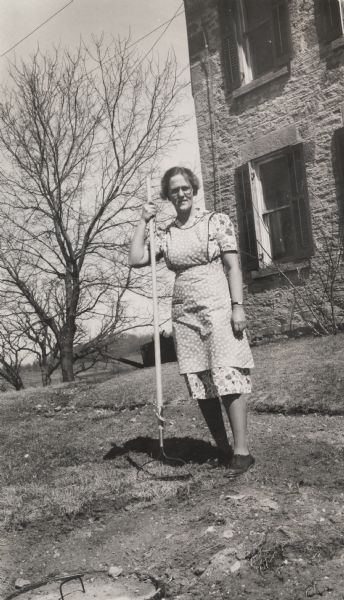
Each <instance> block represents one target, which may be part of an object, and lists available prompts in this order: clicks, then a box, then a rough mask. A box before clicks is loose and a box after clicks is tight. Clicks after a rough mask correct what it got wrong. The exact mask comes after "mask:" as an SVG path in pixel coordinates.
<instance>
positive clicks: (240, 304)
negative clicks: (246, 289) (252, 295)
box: [232, 301, 244, 306]
mask: <svg viewBox="0 0 344 600" xmlns="http://www.w3.org/2000/svg"><path fill="white" fill-rule="evenodd" d="M234 304H239V306H243V305H244V303H243V302H239V301H235V302H232V306H234Z"/></svg>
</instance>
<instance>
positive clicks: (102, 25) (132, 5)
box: [0, 0, 200, 174]
mask: <svg viewBox="0 0 344 600" xmlns="http://www.w3.org/2000/svg"><path fill="white" fill-rule="evenodd" d="M180 10H182V11H183V12H182V14H181V15H179V16H178V17H176V18H175V19H174V21H173V22H172V23H171V25H170V26H169V27H168V29H167V31H166V32H165V33H164V35H163V36H162V38H161V40H160V41H159V42H158V43H157V45H156V46H155V48H154V50H153V51H154V52H155V53H159V56H161V57H163V56H165V55H166V52H167V51H168V50H169V49H171V48H172V49H173V50H174V52H175V55H176V58H177V63H178V72H180V71H181V70H182V69H183V68H184V67H185V66H186V65H188V62H189V59H188V48H187V37H186V26H185V15H184V10H183V2H182V0H0V55H2V54H4V53H6V52H7V50H9V49H10V48H11V47H12V46H13V45H15V44H16V43H17V42H19V41H20V40H21V39H22V38H24V37H26V36H27V35H28V34H30V33H31V32H32V31H33V30H35V29H36V28H37V27H39V25H40V24H41V23H43V22H44V21H46V20H47V19H49V18H50V17H51V16H52V15H53V14H54V13H56V12H57V11H60V12H58V14H56V15H55V16H54V17H53V18H51V19H50V20H49V21H48V22H47V23H46V24H44V25H43V26H42V27H40V28H39V29H38V30H37V31H35V32H34V33H33V34H32V35H29V37H27V39H26V40H24V41H22V42H20V43H19V44H18V45H17V46H16V48H15V49H14V50H11V51H9V52H7V53H6V54H5V55H4V56H2V57H1V58H0V78H1V80H2V81H6V70H7V61H8V60H12V59H13V58H14V56H16V57H18V58H21V57H23V58H25V57H26V56H28V55H29V54H30V53H32V52H33V51H34V50H35V49H36V48H37V45H38V44H39V46H40V48H41V50H45V49H49V47H51V46H54V45H59V44H61V46H70V47H73V46H77V45H78V42H79V39H80V37H82V38H83V39H84V40H87V38H89V37H90V36H91V35H92V34H95V35H100V34H101V33H102V32H104V33H105V34H114V35H118V34H119V35H121V36H127V34H128V33H129V32H130V33H131V37H132V40H133V41H136V40H138V39H139V38H140V37H142V36H144V35H146V34H147V33H149V32H150V31H152V30H153V29H154V28H156V27H158V26H159V25H161V24H162V23H164V22H165V21H167V20H168V19H170V18H171V17H172V16H173V15H174V14H175V13H177V12H179V11H180ZM165 27H166V26H164V27H161V28H160V29H159V30H157V31H156V32H154V33H152V34H151V35H150V36H148V37H147V38H146V39H145V40H142V41H141V42H139V43H138V44H137V47H138V48H139V49H140V50H142V52H143V53H145V52H147V51H148V50H149V49H150V48H151V46H152V45H153V44H154V42H155V41H156V40H157V38H158V37H159V36H160V35H161V34H162V32H163V30H164V28H165ZM183 78H185V80H187V79H188V78H189V69H186V70H185V71H184V73H183ZM180 110H181V111H182V112H183V113H185V114H187V115H189V116H190V117H191V118H190V120H189V122H188V124H187V125H186V126H185V127H184V128H183V131H182V132H181V136H182V138H183V140H184V141H183V143H181V144H179V145H178V148H177V149H176V150H174V151H171V153H170V155H169V156H168V157H167V158H166V159H165V160H164V161H163V162H162V165H161V170H162V171H163V170H165V169H166V168H168V167H169V166H172V165H173V164H183V165H185V166H188V167H190V168H192V169H195V170H196V172H197V173H198V174H200V173H199V169H200V168H199V153H198V142H197V132H196V123H195V117H194V105H193V99H192V96H191V86H188V87H187V88H186V98H185V99H184V100H183V102H182V105H181V106H180Z"/></svg>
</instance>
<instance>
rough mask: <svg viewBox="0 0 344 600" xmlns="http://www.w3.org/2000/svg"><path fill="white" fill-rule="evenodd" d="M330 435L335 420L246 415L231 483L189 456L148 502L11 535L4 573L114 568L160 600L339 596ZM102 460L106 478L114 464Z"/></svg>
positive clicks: (336, 432) (340, 538)
mask: <svg viewBox="0 0 344 600" xmlns="http://www.w3.org/2000/svg"><path fill="white" fill-rule="evenodd" d="M190 410H194V409H193V408H192V407H191V408H190ZM195 414H196V413H195ZM188 417H189V419H190V421H189V423H190V422H191V423H192V418H193V417H192V416H191V414H189V415H188ZM342 427H343V419H342V418H325V417H314V416H307V417H286V416H274V415H258V416H256V415H251V432H252V438H253V439H254V445H255V455H256V458H257V466H256V468H255V469H254V470H253V471H251V472H250V473H249V474H247V475H245V476H244V477H243V478H242V479H241V480H240V481H237V482H234V483H233V482H230V481H228V480H227V479H226V477H225V475H226V471H225V469H224V468H222V467H220V468H216V469H214V468H212V467H211V466H210V465H209V463H207V462H202V461H198V462H197V460H196V462H192V460H190V462H189V464H188V468H189V469H191V470H192V472H193V479H192V480H191V481H189V482H186V483H183V484H180V483H178V484H177V483H176V484H174V485H176V486H178V487H177V488H175V489H174V493H173V495H170V496H169V497H165V498H164V497H162V498H161V499H160V501H157V500H156V498H155V499H154V500H148V501H146V502H142V501H140V502H137V503H127V504H126V505H124V506H123V507H122V508H121V509H118V508H115V507H114V506H112V507H111V506H108V505H106V504H104V506H101V505H99V506H94V507H93V511H92V510H91V511H90V512H89V513H88V514H83V515H79V516H77V517H75V518H74V520H73V522H72V523H68V522H66V521H63V520H62V521H61V520H60V521H57V522H55V523H54V520H53V521H50V522H48V521H46V522H44V521H40V522H39V526H37V525H38V524H37V523H36V525H35V527H27V528H24V529H22V530H20V531H16V532H12V543H13V548H14V549H15V553H16V561H15V562H13V563H12V569H13V570H12V577H13V574H14V573H16V575H17V576H19V575H21V576H25V578H29V579H30V580H31V581H35V580H38V579H41V578H42V575H44V576H46V577H48V576H53V575H61V574H62V575H68V574H69V573H70V572H77V571H80V570H81V571H85V572H89V571H92V570H103V571H104V572H107V570H108V568H109V567H110V566H111V565H113V564H115V565H119V566H120V567H121V568H122V569H123V575H124V576H125V577H132V576H135V577H139V578H143V579H144V578H149V577H151V578H152V580H154V581H156V582H158V584H159V586H160V587H161V589H162V590H163V591H164V597H165V598H174V599H177V598H179V599H180V600H191V599H192V600H197V599H198V598H199V599H200V598H202V599H204V598H212V597H214V598H233V597H234V598H236V599H241V598H247V596H248V595H251V597H253V598H255V599H257V600H258V599H263V598H264V600H265V599H266V598H268V599H269V598H271V599H274V600H275V599H276V598H281V599H283V600H287V599H288V600H295V599H300V600H301V598H302V600H304V599H305V598H307V597H315V598H316V597H324V596H326V595H327V594H329V595H330V596H329V597H331V599H335V600H339V599H341V600H342V599H343V590H342V572H343V567H344V518H343V500H344V485H343V484H344V481H343V448H342ZM134 439H135V438H134ZM295 440H297V443H296V441H295ZM195 443H197V440H195ZM204 443H205V442H204ZM126 444H127V446H128V444H129V446H130V447H131V444H130V439H129V440H126V442H124V448H126V447H127V446H126ZM170 445H171V441H170ZM117 446H119V444H117ZM172 446H173V444H172ZM201 447H202V444H201ZM112 448H113V446H112ZM141 451H142V447H141ZM109 452H110V453H111V448H110V449H109ZM107 454H108V453H105V454H104V457H105V456H107V459H108V462H109V464H110V465H112V468H113V476H114V477H115V476H116V473H117V468H118V465H119V463H120V461H122V460H123V458H124V457H123V455H121V453H119V452H114V454H113V455H111V454H110V456H111V458H109V456H108V455H107ZM134 456H135V457H136V459H137V460H138V461H139V460H142V458H143V457H144V454H143V453H142V452H141V453H137V454H134ZM336 461H337V462H336ZM126 468H128V469H133V467H131V466H130V465H127V466H126ZM135 477H137V478H138V481H140V482H141V483H140V485H141V486H142V485H147V486H151V485H154V483H152V481H151V480H150V479H149V477H148V476H146V475H145V474H142V473H135ZM13 558H14V557H13ZM12 582H13V579H12ZM12 585H13V583H12ZM57 597H58V596H55V598H57Z"/></svg>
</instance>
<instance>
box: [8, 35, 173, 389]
mask: <svg viewBox="0 0 344 600" xmlns="http://www.w3.org/2000/svg"><path fill="white" fill-rule="evenodd" d="M129 45H130V44H129V40H125V41H120V40H117V41H116V40H113V41H111V43H110V44H107V45H105V44H104V41H103V40H93V43H92V47H87V48H86V47H85V46H83V45H80V47H79V48H78V50H77V51H76V52H75V53H74V54H73V53H72V52H70V51H61V50H60V49H56V50H55V51H54V53H53V54H44V55H42V54H41V53H40V52H39V51H38V52H36V53H35V54H34V56H32V57H31V58H30V60H28V61H26V62H22V63H20V64H12V65H11V66H10V68H9V77H10V83H9V85H8V87H7V88H6V89H3V90H2V100H1V102H0V151H1V162H0V182H1V190H2V198H1V208H0V228H1V231H0V238H1V241H0V271H1V274H2V279H3V282H4V284H5V285H6V286H7V288H8V289H10V290H11V291H12V292H13V293H14V294H16V296H17V299H18V302H21V303H22V304H23V301H25V303H26V305H27V306H28V307H30V310H32V311H34V313H35V315H36V317H37V318H38V319H39V321H40V324H41V327H42V328H41V333H42V332H43V338H42V339H44V335H46V332H48V331H49V332H50V333H51V334H52V335H53V337H54V342H55V352H56V351H57V352H58V355H59V357H60V361H61V369H62V376H63V380H64V381H71V380H73V378H74V372H73V347H74V345H75V344H76V343H77V344H78V345H79V344H81V343H82V341H84V343H85V344H86V346H87V344H88V345H90V339H92V338H96V339H97V338H98V339H99V335H104V334H105V332H107V333H110V332H113V331H115V330H117V329H118V328H119V326H120V324H121V322H123V319H124V313H123V310H122V309H121V303H122V305H123V301H124V291H125V290H135V289H136V290H137V289H138V286H141V288H142V285H143V281H142V277H138V276H137V275H136V274H133V273H132V272H131V270H130V269H129V268H128V267H127V261H126V240H127V237H128V228H129V229H130V228H131V227H132V226H133V221H134V220H135V218H136V214H137V213H136V209H137V205H138V202H139V201H140V202H141V200H140V198H141V196H142V194H144V193H145V192H144V187H143V185H142V184H143V178H144V176H145V174H146V173H147V172H153V171H154V168H155V166H156V163H157V159H158V156H159V155H160V153H161V152H162V151H163V150H164V148H166V147H167V146H168V145H169V144H170V143H171V140H172V139H173V137H174V136H175V133H176V131H177V129H178V127H179V125H180V118H177V117H175V116H174V108H175V105H176V101H177V97H178V92H179V91H180V86H179V85H178V82H177V77H176V65H175V61H174V58H173V57H168V58H167V60H166V61H165V63H164V64H163V65H162V66H161V67H160V66H154V64H153V62H148V63H147V62H145V63H143V61H142V60H141V59H140V57H139V56H138V55H137V54H136V52H133V51H130V50H129ZM144 65H145V66H144ZM121 320H122V321H121ZM104 324H106V325H104ZM37 343H38V342H37ZM86 346H85V347H86Z"/></svg>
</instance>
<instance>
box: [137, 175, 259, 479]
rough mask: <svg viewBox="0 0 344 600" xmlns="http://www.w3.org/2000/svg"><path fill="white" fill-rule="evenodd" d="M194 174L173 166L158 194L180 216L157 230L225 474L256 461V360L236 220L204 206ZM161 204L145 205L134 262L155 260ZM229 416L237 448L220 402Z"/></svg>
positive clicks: (178, 321) (183, 355) (187, 365)
mask: <svg viewBox="0 0 344 600" xmlns="http://www.w3.org/2000/svg"><path fill="white" fill-rule="evenodd" d="M198 189H199V183H198V180H197V177H196V176H195V175H194V173H193V172H192V171H190V170H189V169H187V168H184V167H173V168H171V169H169V170H168V171H167V172H166V173H165V174H164V176H163V178H162V180H161V197H162V198H163V199H168V200H170V202H172V204H173V206H174V208H175V211H176V213H177V217H176V218H175V219H174V220H173V221H172V223H170V224H169V225H168V226H167V227H166V228H165V229H164V230H158V232H157V234H156V251H157V258H161V257H163V258H164V260H165V262H166V265H167V267H168V269H170V270H172V271H174V273H175V282H174V289H173V298H172V325H173V336H174V340H175V345H176V351H177V358H178V364H179V371H180V373H181V374H183V375H184V377H185V380H186V384H187V387H188V390H189V393H190V395H191V396H192V398H194V399H195V400H197V401H198V405H199V407H200V409H201V412H202V414H203V416H204V418H205V421H206V423H207V425H208V427H209V430H210V432H211V434H212V436H213V438H214V440H215V443H216V445H217V447H218V450H219V453H220V456H221V457H222V462H223V463H224V464H226V466H227V475H228V476H229V477H235V476H237V475H240V474H241V473H244V472H245V471H247V470H248V469H249V468H251V467H252V466H253V464H254V458H253V457H252V456H251V454H250V452H249V448H248V442H247V416H246V400H245V397H244V396H243V395H242V394H247V393H249V392H250V391H251V380H250V368H251V367H253V359H252V354H251V351H250V347H249V344H248V341H247V338H246V334H245V328H246V322H245V313H244V308H243V290H242V276H241V270H240V266H239V261H238V253H237V245H236V240H235V235H234V230H233V225H232V223H231V221H230V219H229V218H228V216H227V215H225V214H222V213H215V212H209V211H205V210H199V209H197V207H196V206H195V204H194V197H195V196H196V194H197V192H198ZM155 214H156V207H155V206H154V205H153V204H150V203H147V204H145V205H144V206H143V209H142V216H141V220H140V222H139V224H138V226H137V228H136V231H135V233H134V236H133V240H132V244H131V249H130V257H129V261H130V265H132V266H133V267H143V266H145V265H148V264H149V263H150V250H149V245H147V244H146V242H145V239H146V235H145V230H146V224H147V223H148V222H149V220H150V219H151V218H153V217H154V216H155ZM220 401H222V403H223V406H224V408H225V411H226V413H227V415H228V418H229V423H230V426H231V430H232V435H233V450H232V448H231V445H230V443H229V441H228V437H227V433H226V427H225V424H224V421H223V416H222V410H221V404H220Z"/></svg>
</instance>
